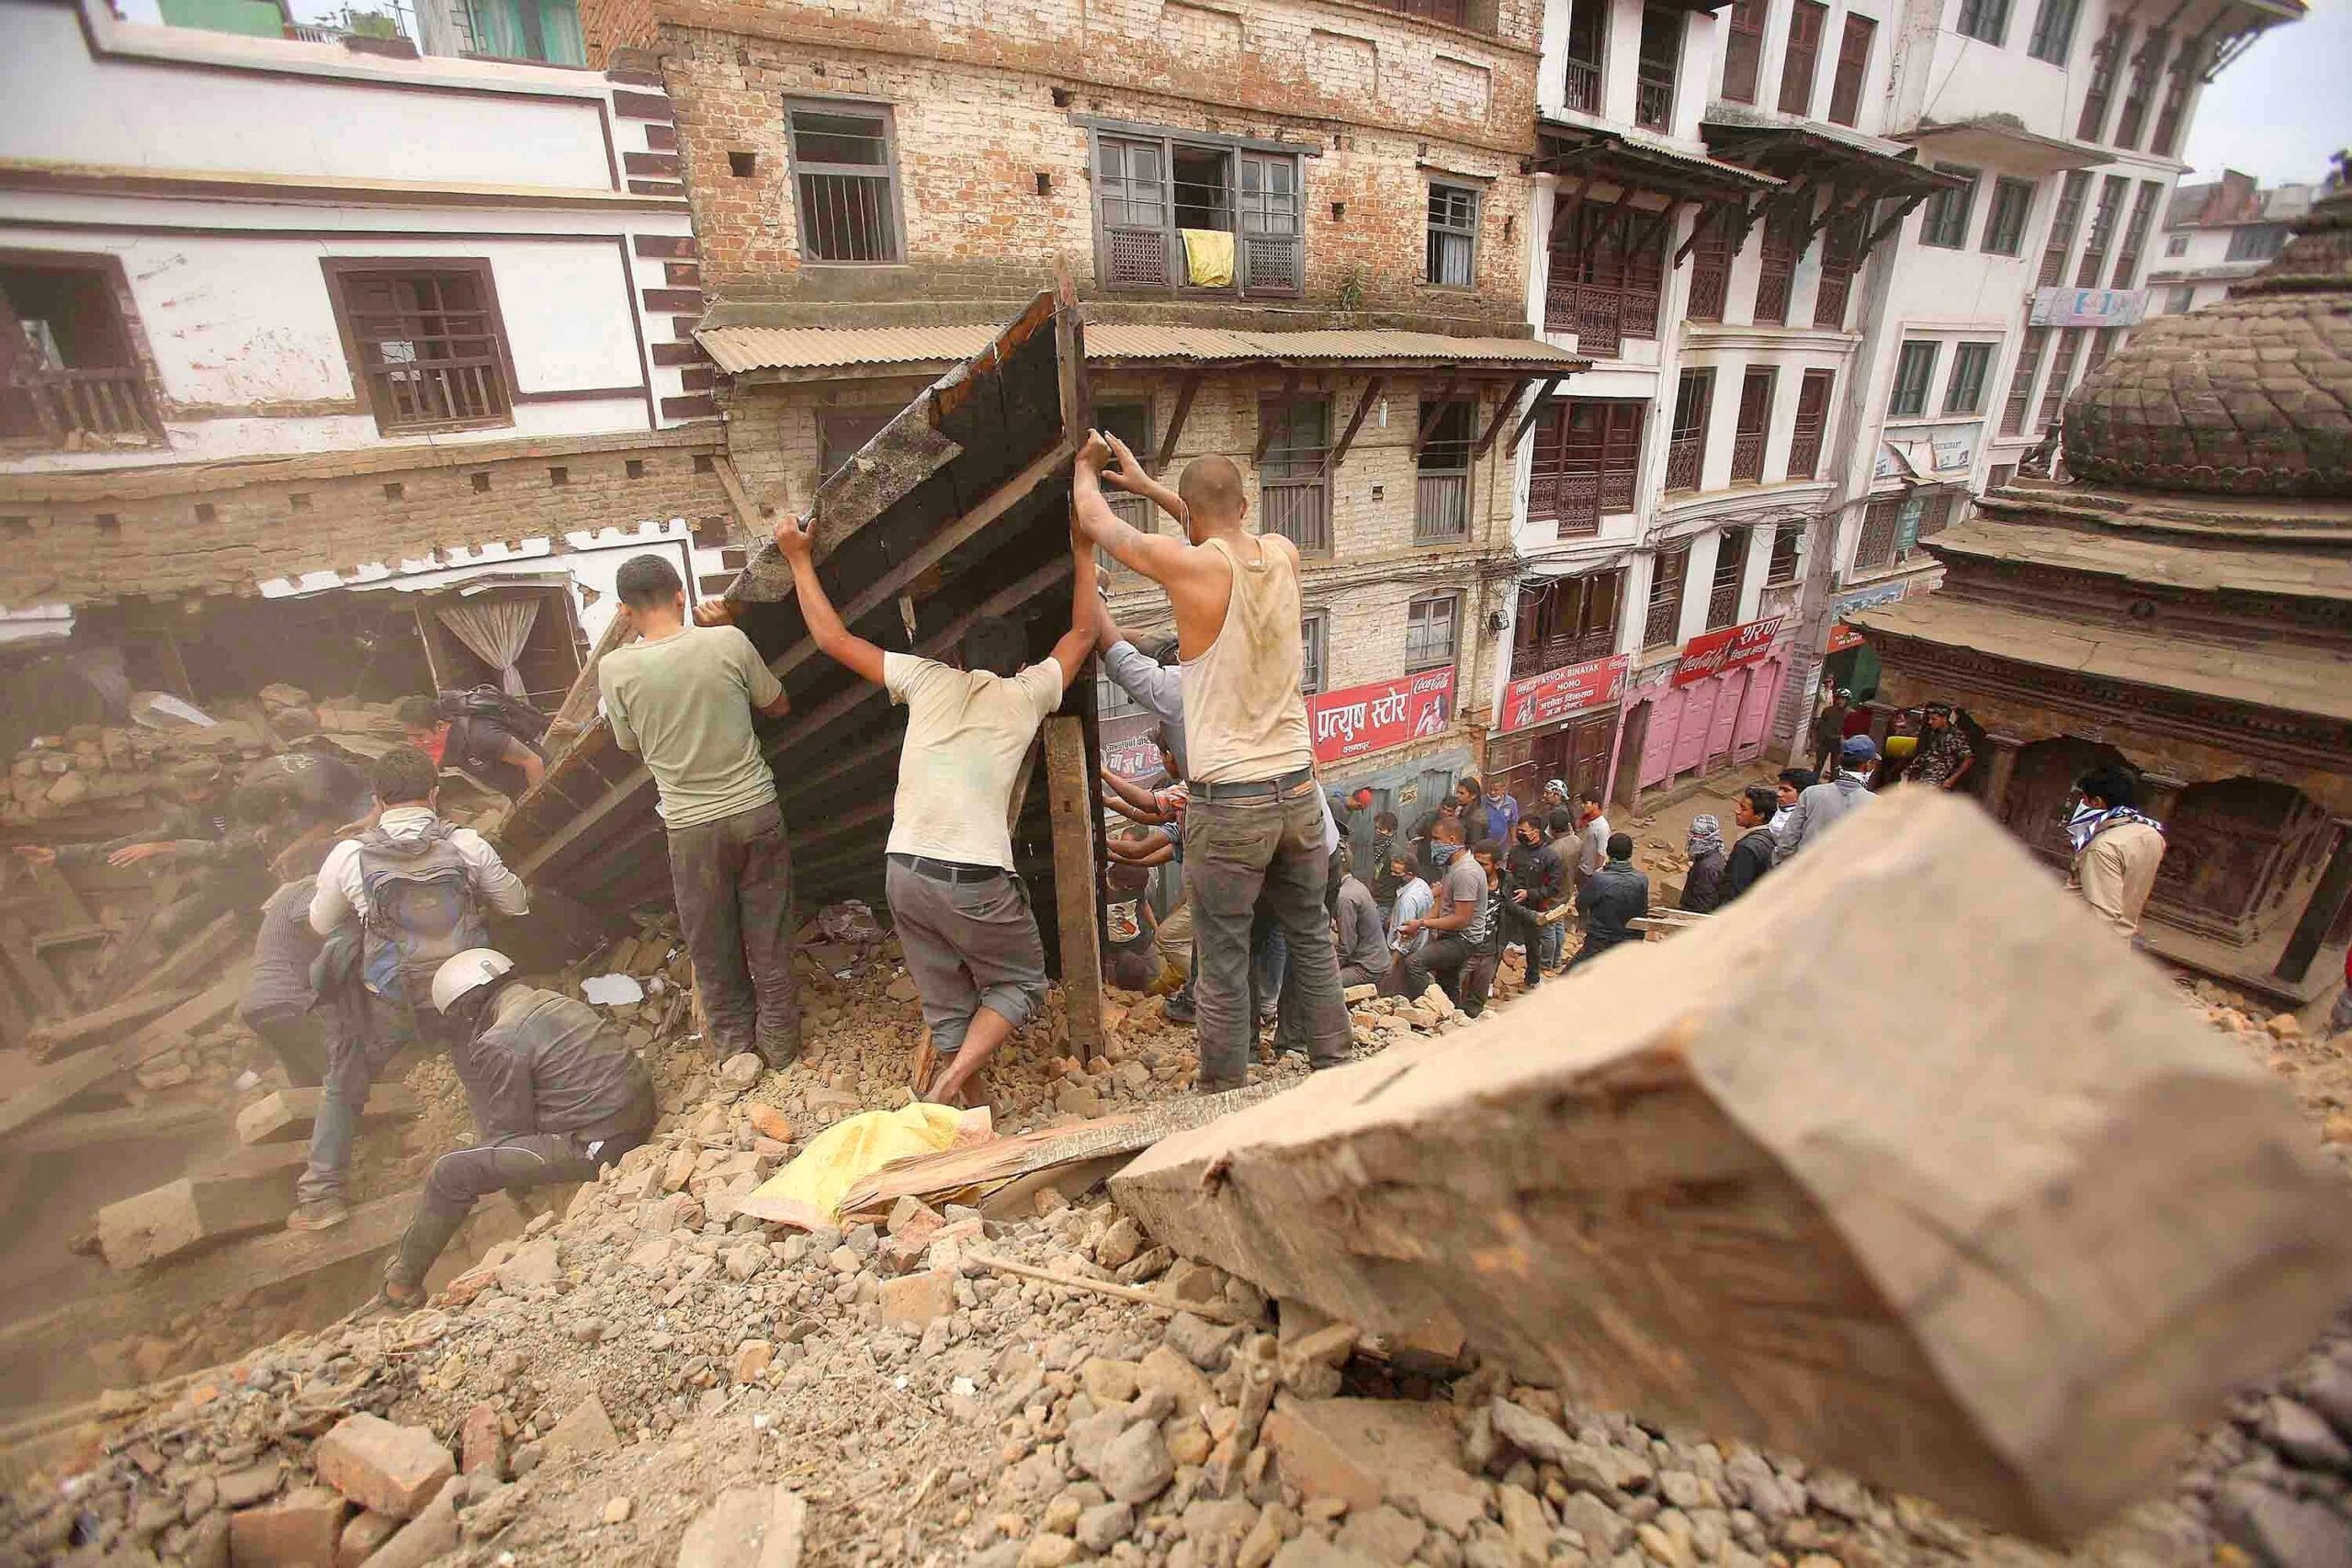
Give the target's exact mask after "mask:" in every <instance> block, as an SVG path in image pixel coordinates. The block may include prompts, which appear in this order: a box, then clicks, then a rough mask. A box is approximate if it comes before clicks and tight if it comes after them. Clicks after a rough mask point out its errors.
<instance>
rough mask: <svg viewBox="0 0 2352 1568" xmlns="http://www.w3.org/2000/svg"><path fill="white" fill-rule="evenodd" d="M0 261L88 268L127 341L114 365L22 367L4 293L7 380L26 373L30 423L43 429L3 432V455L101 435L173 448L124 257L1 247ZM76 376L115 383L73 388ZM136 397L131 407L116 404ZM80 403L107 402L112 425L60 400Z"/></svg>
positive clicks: (0, 374) (33, 267)
mask: <svg viewBox="0 0 2352 1568" xmlns="http://www.w3.org/2000/svg"><path fill="white" fill-rule="evenodd" d="M0 266H5V267H6V268H8V269H9V270H11V271H27V272H70V273H84V274H87V275H89V276H91V277H92V278H94V279H95V280H96V284H97V286H98V288H100V290H101V291H102V292H103V293H104V294H105V296H106V299H107V305H108V306H109V307H110V308H111V310H112V311H113V320H112V322H111V323H110V324H111V325H112V327H113V330H114V336H115V338H116V340H117V341H118V342H119V344H121V348H122V355H123V358H124V361H125V363H123V364H121V365H113V366H69V367H66V368H65V370H63V371H62V372H56V371H50V370H46V369H39V370H37V369H33V368H30V367H26V368H25V369H23V370H22V371H21V372H19V371H18V370H17V367H16V355H17V353H18V352H20V351H19V350H18V348H17V343H18V341H19V340H20V339H21V337H22V335H23V334H22V332H21V329H20V327H19V325H18V322H17V316H16V313H15V311H14V310H13V309H12V308H11V307H10V306H9V304H8V303H7V300H6V298H5V297H0V334H6V337H5V341H0V379H6V378H9V377H11V376H14V375H19V374H21V376H22V377H23V382H22V384H21V390H22V391H23V393H24V395H25V397H26V400H27V401H28V403H29V404H30V405H31V415H32V419H31V423H33V424H34V425H36V426H37V427H38V429H37V430H36V431H33V432H29V433H27V434H19V435H0V452H11V451H13V452H46V451H61V450H65V449H68V448H70V447H71V446H72V445H73V443H74V441H75V439H76V438H78V437H83V436H87V435H96V436H99V437H101V438H102V439H105V440H107V442H108V443H109V444H112V443H114V442H119V441H122V440H124V439H125V438H127V437H130V436H131V435H132V434H133V429H132V427H134V426H135V428H136V433H137V434H138V435H139V436H140V437H141V439H140V440H139V441H138V443H137V445H138V446H141V447H160V446H169V445H170V444H171V438H170V434H169V433H168V432H167V431H166V430H165V429H164V422H163V418H162V416H161V414H160V413H159V412H157V411H158V408H159V405H160V403H161V400H162V389H161V388H160V387H159V386H158V385H157V382H156V377H155V363H154V358H153V354H152V353H151V352H150V350H149V347H148V344H147V338H146V333H145V330H144V329H143V328H142V327H141V324H140V319H139V301H138V299H137V297H136V296H134V295H133V294H132V293H131V291H130V274H129V273H128V272H127V271H125V270H124V267H123V265H122V258H121V257H120V256H119V255H116V254H113V253H111V252H107V251H39V250H17V249H0ZM77 376H79V377H81V378H83V379H84V382H85V384H86V383H87V382H89V381H99V382H102V383H104V384H105V385H107V386H108V387H111V388H112V390H111V391H107V392H101V391H99V390H97V389H96V388H89V389H85V390H82V391H78V392H77V391H75V390H74V384H75V382H74V378H76V377H77ZM125 401H127V402H129V403H130V405H131V406H130V407H129V408H120V407H118V406H117V405H118V404H119V403H121V402H125ZM79 402H96V403H99V404H103V405H104V406H105V408H106V410H107V420H106V423H108V424H110V425H111V426H112V428H109V429H103V430H98V429H92V428H90V426H92V425H93V424H95V423H99V422H96V421H91V420H88V419H85V418H81V417H65V416H62V415H61V412H60V409H59V407H58V406H57V405H58V404H60V403H62V404H67V405H71V404H74V403H79Z"/></svg>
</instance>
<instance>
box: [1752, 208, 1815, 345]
mask: <svg viewBox="0 0 2352 1568" xmlns="http://www.w3.org/2000/svg"><path fill="white" fill-rule="evenodd" d="M1804 222H1805V220H1804V214H1803V213H1802V212H1798V211H1795V210H1793V209H1790V208H1787V207H1775V208H1774V209H1772V210H1771V212H1770V214H1769V215H1767V216H1766V218H1765V220H1764V243H1763V244H1762V246H1761V247H1760V251H1761V254H1760V257H1759V263H1760V265H1758V268H1757V272H1756V324H1757V325H1758V326H1760V327H1761V326H1771V327H1779V326H1786V325H1787V324H1788V321H1789V289H1790V286H1791V285H1792V283H1793V282H1794V281H1795V279H1796V275H1797V246H1798V243H1799V242H1800V240H1801V239H1802V237H1803V235H1804Z"/></svg>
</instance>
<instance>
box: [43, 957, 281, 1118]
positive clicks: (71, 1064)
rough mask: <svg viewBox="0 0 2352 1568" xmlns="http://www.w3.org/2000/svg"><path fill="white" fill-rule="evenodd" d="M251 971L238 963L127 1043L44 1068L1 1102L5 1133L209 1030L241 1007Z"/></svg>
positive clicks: (89, 1052) (248, 962) (246, 964)
mask: <svg viewBox="0 0 2352 1568" xmlns="http://www.w3.org/2000/svg"><path fill="white" fill-rule="evenodd" d="M252 973H253V964H252V963H251V961H250V960H248V961H246V962H243V963H240V964H234V965H232V966H231V968H230V969H229V971H228V973H226V974H225V975H223V976H221V977H220V979H219V980H217V981H215V982H214V983H213V984H212V986H211V987H210V988H209V989H207V990H203V991H199V992H198V993H197V994H196V995H195V996H193V997H191V998H188V999H187V1001H184V1002H182V1003H180V1005H179V1006H177V1007H175V1008H174V1009H172V1010H171V1011H169V1012H167V1013H164V1015H163V1016H162V1017H160V1018H157V1019H155V1020H154V1021H152V1022H150V1023H148V1024H147V1025H146V1026H145V1027H144V1028H142V1029H141V1030H140V1031H139V1032H137V1033H135V1034H133V1035H131V1036H130V1039H128V1040H126V1041H124V1042H122V1043H120V1044H119V1045H116V1046H113V1047H111V1048H107V1047H101V1048H100V1049H98V1050H95V1051H85V1052H83V1053H82V1054H81V1055H78V1056H68V1057H67V1058H66V1059H65V1060H63V1061H62V1062H59V1063H56V1064H54V1065H53V1066H47V1067H43V1068H42V1069H41V1070H40V1072H39V1073H37V1074H35V1075H34V1076H33V1079H32V1081H31V1082H30V1083H28V1084H27V1085H26V1086H25V1087H24V1088H22V1089H18V1090H17V1092H16V1093H14V1094H12V1095H10V1096H9V1097H8V1098H7V1100H6V1101H5V1102H0V1134H8V1133H13V1132H15V1131H16V1130H17V1128H19V1127H21V1126H23V1125H25V1124H26V1123H27V1122H31V1121H34V1120H36V1119H37V1118H39V1117H42V1116H46V1115H48V1114H49V1113H50V1112H51V1111H54V1110H56V1109H57V1108H58V1107H59V1106H61V1105H63V1104H64V1103H65V1102H66V1101H67V1100H72V1099H73V1098H74V1096H75V1095H77V1094H80V1093H82V1092H83V1091H84V1090H85V1089H94V1088H96V1086H97V1085H99V1084H102V1083H104V1082H106V1080H107V1079H108V1078H110V1077H114V1075H115V1074H117V1073H127V1072H130V1071H132V1070H134V1069H135V1068H137V1067H138V1066H139V1064H141V1062H144V1061H145V1060H147V1058H148V1057H150V1056H156V1055H162V1054H163V1053H164V1052H165V1051H167V1050H169V1049H171V1048H172V1047H173V1046H175V1045H176V1044H178V1043H180V1042H182V1041H183V1040H186V1039H187V1037H188V1036H189V1035H191V1034H193V1033H195V1032H197V1031H198V1030H199V1029H203V1028H205V1027H207V1026H209V1024H211V1023H212V1022H213V1021H215V1020H217V1019H219V1018H220V1017H221V1015H223V1014H224V1013H226V1012H227V1011H228V1010H230V1009H231V1008H232V1007H235V1006H236V1005H237V998H239V997H242V996H243V995H244V992H245V981H246V979H247V977H248V976H251V974H252Z"/></svg>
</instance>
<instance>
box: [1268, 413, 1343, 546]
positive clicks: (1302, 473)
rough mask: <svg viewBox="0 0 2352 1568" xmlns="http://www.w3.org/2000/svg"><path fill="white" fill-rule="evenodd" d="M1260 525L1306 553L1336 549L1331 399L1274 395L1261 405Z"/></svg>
mask: <svg viewBox="0 0 2352 1568" xmlns="http://www.w3.org/2000/svg"><path fill="white" fill-rule="evenodd" d="M1258 418H1259V419H1260V420H1261V422H1263V429H1262V432H1261V434H1262V435H1263V437H1264V440H1265V455H1264V456H1263V457H1261V458H1260V459H1259V460H1258V517H1259V526H1260V527H1261V529H1263V530H1264V531H1265V532H1266V533H1269V534H1280V535H1281V536H1283V537H1284V538H1286V539H1288V540H1289V541H1290V542H1291V543H1292V544H1294V545H1296V546H1297V547H1299V549H1300V551H1301V552H1302V553H1304V554H1306V555H1317V556H1327V555H1329V554H1330V553H1331V464H1330V457H1331V400H1329V398H1293V399H1291V400H1289V401H1287V402H1284V401H1283V400H1280V399H1273V398H1270V399H1268V400H1266V401H1265V402H1263V403H1261V404H1260V405H1259V408H1258Z"/></svg>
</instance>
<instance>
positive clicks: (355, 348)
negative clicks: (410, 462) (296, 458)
mask: <svg viewBox="0 0 2352 1568" xmlns="http://www.w3.org/2000/svg"><path fill="white" fill-rule="evenodd" d="M319 265H320V268H321V270H322V275H323V276H324V277H325V279H326V288H327V299H328V302H329V304H330V305H332V306H333V308H334V325H335V332H336V334H337V335H338V336H339V337H340V338H341V339H342V341H343V356H344V363H345V365H347V366H348V367H350V370H351V380H352V386H353V389H354V390H355V391H356V393H357V394H358V399H359V401H360V403H361V404H362V405H363V406H364V407H366V408H367V410H368V412H369V413H371V414H373V415H374V416H375V420H376V431H377V434H380V435H425V434H435V433H438V432H443V431H451V430H502V429H505V428H508V427H510V426H512V425H513V424H514V423H515V400H516V399H517V398H518V397H519V396H520V392H521V389H520V387H519V386H518V385H517V383H516V380H515V353H514V349H513V347H512V345H511V344H510V342H509V340H508V338H507V335H506V319H505V317H504V316H503V314H502V313H501V311H500V307H499V301H498V280H497V276H496V275H495V273H494V272H493V271H492V267H491V264H490V258H489V257H488V256H322V257H321V258H320V260H319ZM387 273H389V274H392V275H395V276H411V277H415V276H432V275H435V274H443V275H450V276H471V277H472V278H474V279H475V281H476V285H477V287H478V288H480V289H481V297H482V301H483V303H482V310H481V313H482V315H483V317H484V318H485V324H486V325H487V326H488V328H489V335H490V337H491V338H492V343H493V345H494V347H495V350H496V352H495V354H494V355H492V366H493V367H494V368H495V369H496V371H497V373H498V379H499V409H498V412H496V413H494V414H481V415H477V416H473V417H469V418H465V419H448V420H402V419H401V418H400V416H399V411H398V410H397V409H394V408H390V407H387V406H386V402H385V400H384V399H383V398H382V397H381V396H380V395H379V393H378V391H377V389H376V386H375V379H374V376H373V375H372V374H371V373H370V371H369V368H368V366H369V363H370V362H369V357H368V352H367V351H366V349H365V348H364V347H363V346H362V345H363V343H365V342H375V341H390V340H363V339H362V338H361V337H360V335H359V331H358V325H357V323H356V321H354V320H353V317H354V314H355V311H354V310H353V307H352V303H351V299H350V294H349V289H350V288H351V279H353V278H355V277H361V276H379V275H382V274H387Z"/></svg>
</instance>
